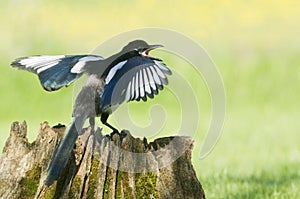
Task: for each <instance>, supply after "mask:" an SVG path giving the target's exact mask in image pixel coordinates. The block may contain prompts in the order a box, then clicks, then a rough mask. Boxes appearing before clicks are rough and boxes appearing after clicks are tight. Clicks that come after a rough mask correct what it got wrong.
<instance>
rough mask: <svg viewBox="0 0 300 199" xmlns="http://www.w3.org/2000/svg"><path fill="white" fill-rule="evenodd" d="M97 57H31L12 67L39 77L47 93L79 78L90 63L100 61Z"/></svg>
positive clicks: (23, 58) (15, 62)
mask: <svg viewBox="0 0 300 199" xmlns="http://www.w3.org/2000/svg"><path fill="white" fill-rule="evenodd" d="M102 59H103V58H102V57H100V56H96V55H59V56H45V55H39V56H30V57H22V58H18V59H16V60H15V61H14V62H12V63H11V65H12V66H13V67H15V68H18V69H21V70H27V71H29V72H32V73H35V74H37V75H38V77H39V80H40V82H41V84H42V86H43V88H44V89H45V90H47V91H54V90H58V89H60V88H61V87H63V86H68V85H70V84H71V83H72V82H73V81H75V80H76V79H77V78H79V77H80V76H81V75H82V74H83V72H84V68H85V66H86V65H87V64H88V63H89V62H95V61H100V60H102Z"/></svg>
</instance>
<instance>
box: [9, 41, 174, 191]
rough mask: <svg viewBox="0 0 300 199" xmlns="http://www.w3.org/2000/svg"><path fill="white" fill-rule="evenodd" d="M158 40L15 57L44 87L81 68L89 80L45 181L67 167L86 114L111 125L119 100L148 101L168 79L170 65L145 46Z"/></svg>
mask: <svg viewBox="0 0 300 199" xmlns="http://www.w3.org/2000/svg"><path fill="white" fill-rule="evenodd" d="M159 47H163V46H162V45H149V44H148V43H147V42H145V41H143V40H134V41H131V42H129V43H128V44H127V45H126V46H125V47H123V48H122V50H121V51H120V52H118V53H116V54H114V55H112V56H110V57H108V58H106V59H105V58H103V57H101V56H98V55H92V54H87V55H58V56H45V55H37V56H29V57H21V58H17V59H16V60H15V61H13V62H12V63H11V66H12V67H15V68H17V69H21V70H26V71H29V72H32V73H34V74H36V75H37V76H38V78H39V80H40V83H41V85H42V86H43V88H44V89H45V90H46V91H55V90H58V89H60V88H62V87H64V86H66V87H67V86H69V85H70V84H71V83H72V82H74V81H75V80H76V79H78V78H79V77H81V76H82V75H83V74H86V75H87V80H86V82H85V84H84V86H83V87H82V88H81V90H80V92H79V94H78V96H77V97H76V100H75V103H74V105H73V114H72V120H71V124H70V125H69V126H68V128H67V129H66V131H65V132H66V133H64V136H63V138H62V139H61V141H60V143H59V144H58V147H57V148H56V149H55V152H54V154H53V157H52V160H51V163H50V166H49V169H48V173H47V178H46V181H45V184H46V185H47V186H50V185H51V184H53V182H54V181H55V180H57V179H58V177H59V176H60V174H61V172H62V170H63V169H64V168H65V166H66V164H67V162H68V160H69V156H70V154H71V151H72V149H73V147H74V144H75V141H76V139H77V137H78V136H79V135H80V134H81V133H82V132H81V131H82V128H83V125H84V123H85V121H86V120H87V119H89V123H90V126H91V128H92V130H93V129H94V126H95V117H100V120H101V122H102V123H103V124H104V125H105V126H107V127H109V128H110V129H112V130H113V132H118V130H117V129H116V128H115V127H113V126H112V125H111V124H109V123H108V122H107V119H108V117H109V115H110V114H111V113H112V112H113V110H115V109H116V108H117V107H118V106H119V105H120V104H121V103H123V102H129V101H134V100H136V101H140V100H143V101H147V98H153V97H154V96H155V95H157V94H158V92H159V90H162V89H163V87H164V85H167V84H168V79H167V75H171V74H172V72H171V70H170V69H169V68H168V67H167V66H166V65H165V64H164V63H163V61H162V60H161V59H159V58H157V57H154V56H151V55H150V54H149V52H150V51H151V50H153V49H156V48H159Z"/></svg>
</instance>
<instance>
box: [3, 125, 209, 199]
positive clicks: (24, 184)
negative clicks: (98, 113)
mask: <svg viewBox="0 0 300 199" xmlns="http://www.w3.org/2000/svg"><path fill="white" fill-rule="evenodd" d="M64 130H65V127H64V126H56V127H52V128H51V127H50V126H49V125H48V123H47V122H44V123H42V124H41V127H40V130H39V134H38V137H37V139H36V140H35V141H34V142H33V143H29V142H28V140H27V138H26V134H27V126H26V123H25V122H23V123H19V122H14V123H13V124H12V126H11V132H10V136H9V138H8V139H7V141H6V144H5V147H4V148H3V154H2V157H1V158H0V197H1V198H105V199H106V198H124V199H125V198H130V199H131V198H133V199H134V198H137V199H140V198H175V199H176V198H180V199H181V198H200V199H201V198H205V195H204V191H203V189H202V187H201V184H200V182H199V181H198V179H197V178H196V174H195V171H194V169H193V166H192V164H191V151H192V147H193V140H192V139H191V138H190V137H184V136H180V137H179V136H175V137H165V138H160V139H157V140H155V141H154V142H151V143H149V144H148V143H147V140H146V139H144V140H141V139H139V138H134V137H132V136H131V135H130V133H129V132H128V131H122V132H121V133H120V134H112V135H110V136H103V135H102V134H101V130H100V129H97V131H96V132H91V129H90V128H87V129H84V131H85V132H84V134H83V135H82V136H80V137H79V138H78V139H77V142H76V144H75V146H74V150H73V152H72V155H71V157H70V160H69V162H68V164H67V166H66V168H65V169H64V171H63V173H62V175H61V176H60V178H59V179H58V180H57V181H55V182H54V184H53V185H51V186H50V187H47V186H45V185H44V181H45V179H46V174H47V169H48V166H49V163H50V160H51V157H52V154H53V152H54V149H55V147H56V145H57V144H58V142H59V140H60V139H61V136H62V134H63V132H64Z"/></svg>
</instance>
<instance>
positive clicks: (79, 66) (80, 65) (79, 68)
mask: <svg viewBox="0 0 300 199" xmlns="http://www.w3.org/2000/svg"><path fill="white" fill-rule="evenodd" d="M100 60H102V58H101V57H96V56H86V57H82V58H80V59H79V60H78V62H77V63H76V64H75V65H74V66H73V67H72V69H71V73H78V74H79V73H82V72H83V70H82V69H83V68H84V66H85V64H86V62H89V61H100Z"/></svg>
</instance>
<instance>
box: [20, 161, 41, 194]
mask: <svg viewBox="0 0 300 199" xmlns="http://www.w3.org/2000/svg"><path fill="white" fill-rule="evenodd" d="M41 171H42V169H41V167H39V166H34V167H33V169H31V170H29V171H27V172H26V174H25V177H24V178H22V179H21V181H20V186H21V193H20V197H21V198H31V197H33V196H34V195H35V194H36V191H37V188H38V186H39V182H40V176H41Z"/></svg>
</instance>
